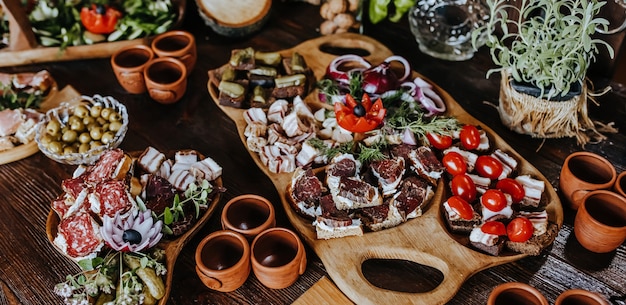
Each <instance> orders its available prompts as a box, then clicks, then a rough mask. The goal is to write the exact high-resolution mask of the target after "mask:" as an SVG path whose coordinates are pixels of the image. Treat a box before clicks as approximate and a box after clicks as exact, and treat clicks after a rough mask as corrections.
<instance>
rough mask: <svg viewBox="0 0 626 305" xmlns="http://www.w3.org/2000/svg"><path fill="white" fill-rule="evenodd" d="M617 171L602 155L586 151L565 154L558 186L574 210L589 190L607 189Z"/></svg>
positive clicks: (610, 185)
mask: <svg viewBox="0 0 626 305" xmlns="http://www.w3.org/2000/svg"><path fill="white" fill-rule="evenodd" d="M616 177H617V172H616V171H615V167H614V166H613V164H611V162H609V161H608V160H607V159H605V158H604V157H602V156H600V155H597V154H594V153H591V152H586V151H580V152H575V153H572V154H570V155H569V156H567V158H566V159H565V162H563V167H562V168H561V174H560V177H559V188H560V189H561V192H562V193H563V196H565V199H567V201H568V202H569V204H570V207H571V208H572V209H574V210H577V209H578V206H579V205H580V201H581V199H582V198H583V197H584V196H585V195H586V194H587V193H589V192H590V191H594V190H608V189H610V188H611V187H612V186H613V184H614V183H615V179H616Z"/></svg>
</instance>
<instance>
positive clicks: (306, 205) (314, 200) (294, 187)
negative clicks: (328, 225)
mask: <svg viewBox="0 0 626 305" xmlns="http://www.w3.org/2000/svg"><path fill="white" fill-rule="evenodd" d="M287 192H288V194H289V198H290V199H291V200H290V201H291V204H292V207H293V208H294V210H295V211H296V212H298V213H299V214H301V215H303V216H305V217H309V218H314V217H316V216H317V215H320V214H321V210H320V208H319V200H320V198H321V197H322V194H323V193H324V192H326V188H325V187H324V186H323V185H322V182H321V181H320V180H319V179H318V178H317V176H315V175H314V174H313V171H312V170H311V169H307V170H303V169H301V168H298V169H297V170H296V171H295V172H294V175H293V177H292V178H291V184H290V187H289V189H288V191H287Z"/></svg>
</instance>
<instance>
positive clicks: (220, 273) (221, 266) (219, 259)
mask: <svg viewBox="0 0 626 305" xmlns="http://www.w3.org/2000/svg"><path fill="white" fill-rule="evenodd" d="M195 258H196V273H197V274H198V277H199V278H200V280H201V281H202V283H204V285H205V286H207V287H208V288H211V289H213V290H217V291H222V292H229V291H233V290H235V289H237V288H239V287H241V285H243V283H244V282H245V281H246V279H248V275H249V274H250V245H249V244H248V241H247V240H246V238H245V237H244V236H243V235H241V234H239V233H237V232H234V231H227V230H224V231H215V232H213V233H211V234H209V235H208V236H206V237H205V238H204V239H202V241H200V244H199V245H198V247H197V248H196V256H195Z"/></svg>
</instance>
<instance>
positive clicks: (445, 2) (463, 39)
mask: <svg viewBox="0 0 626 305" xmlns="http://www.w3.org/2000/svg"><path fill="white" fill-rule="evenodd" d="M488 19H489V12H488V9H487V7H486V6H485V5H484V4H483V3H481V2H480V0H418V1H417V2H416V3H415V5H414V6H413V7H412V8H411V10H410V11H409V25H410V27H411V32H412V33H413V35H414V36H415V39H416V40H417V43H418V44H419V48H420V50H421V51H422V52H424V53H426V54H428V55H430V56H433V57H436V58H440V59H445V60H452V61H461V60H467V59H470V58H472V57H473V56H474V47H473V46H472V32H473V31H475V30H477V29H478V28H480V27H481V26H482V25H484V24H485V23H486V22H487V20H488ZM477 42H478V45H477V47H479V46H481V45H482V44H484V42H485V35H484V33H483V34H481V35H480V37H479V39H478V41H477Z"/></svg>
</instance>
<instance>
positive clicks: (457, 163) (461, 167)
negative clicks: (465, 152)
mask: <svg viewBox="0 0 626 305" xmlns="http://www.w3.org/2000/svg"><path fill="white" fill-rule="evenodd" d="M441 163H443V166H444V167H445V168H446V171H447V172H448V173H450V175H452V176H456V175H460V174H465V172H466V171H467V164H466V163H465V159H464V158H463V156H462V155H461V154H459V153H458V152H456V151H450V152H448V153H447V154H445V155H444V156H443V158H442V159H441Z"/></svg>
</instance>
